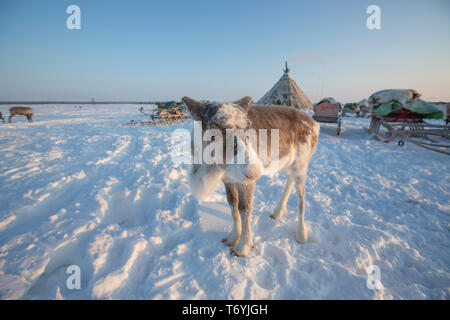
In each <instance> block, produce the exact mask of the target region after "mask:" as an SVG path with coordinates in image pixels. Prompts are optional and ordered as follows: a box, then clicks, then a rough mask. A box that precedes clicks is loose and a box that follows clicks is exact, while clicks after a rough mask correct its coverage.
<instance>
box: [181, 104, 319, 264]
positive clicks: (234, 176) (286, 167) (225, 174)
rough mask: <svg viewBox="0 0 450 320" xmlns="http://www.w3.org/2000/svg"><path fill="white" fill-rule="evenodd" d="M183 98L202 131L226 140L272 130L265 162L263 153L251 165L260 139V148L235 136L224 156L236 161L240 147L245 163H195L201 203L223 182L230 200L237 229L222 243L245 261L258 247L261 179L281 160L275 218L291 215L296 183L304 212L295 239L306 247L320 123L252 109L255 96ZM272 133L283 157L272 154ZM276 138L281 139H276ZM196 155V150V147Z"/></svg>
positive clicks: (285, 110)
mask: <svg viewBox="0 0 450 320" xmlns="http://www.w3.org/2000/svg"><path fill="white" fill-rule="evenodd" d="M182 100H183V102H184V103H185V104H186V106H187V107H188V109H189V113H190V114H191V117H192V118H193V119H194V120H196V121H201V123H202V132H205V130H208V129H215V130H218V131H216V132H221V133H222V136H226V134H227V133H226V132H227V129H235V130H236V129H237V130H239V129H243V130H246V131H248V130H249V129H254V130H256V131H259V130H260V129H263V130H264V129H266V130H267V135H268V136H267V141H266V142H267V146H266V150H267V157H265V158H261V157H260V156H259V155H258V156H256V161H253V163H251V161H247V160H250V159H251V158H253V159H254V158H255V155H256V152H257V151H258V150H261V149H260V148H261V147H263V146H262V145H261V143H260V141H257V142H256V145H255V143H252V140H250V139H247V138H245V137H244V138H240V137H238V136H234V137H233V143H234V150H233V151H231V152H227V151H228V150H226V149H227V148H225V147H224V150H223V154H224V155H225V156H224V158H226V159H230V158H233V159H234V158H236V156H237V154H238V152H237V148H236V146H237V145H239V146H245V148H243V149H244V152H245V160H246V161H245V163H244V164H227V163H229V162H226V163H224V164H220V163H214V164H205V163H201V164H196V163H195V162H194V164H193V166H192V170H191V172H190V183H191V187H192V189H193V193H194V195H196V196H197V197H198V198H200V199H201V198H204V197H205V195H206V194H207V193H208V192H212V191H213V190H214V188H215V187H216V186H217V185H218V184H219V183H220V182H221V181H222V182H223V183H224V185H225V190H226V195H227V201H228V204H229V205H230V208H231V214H232V216H233V228H232V231H231V233H230V234H229V235H228V236H227V237H226V238H225V239H222V242H224V243H225V244H226V245H227V246H230V247H232V248H231V251H230V252H231V254H232V255H236V256H240V257H245V256H247V255H248V254H249V253H250V250H251V248H252V246H253V241H252V235H251V225H250V224H251V214H252V206H253V192H254V189H255V185H256V180H257V179H259V178H260V176H261V175H262V174H265V172H264V171H265V169H267V168H269V167H271V165H272V164H273V161H278V166H277V167H276V169H275V170H282V171H284V172H285V173H286V174H287V176H288V180H287V184H286V187H285V189H284V192H283V195H282V198H281V200H280V202H279V203H278V205H277V207H276V208H275V211H274V213H273V214H272V215H271V216H270V217H271V218H272V219H275V220H279V219H281V218H282V216H283V214H284V213H285V211H286V203H287V200H288V197H289V194H290V192H291V190H292V187H293V186H294V185H295V186H296V189H297V196H298V210H299V212H298V214H299V216H298V226H297V230H296V236H295V238H296V240H297V241H298V242H299V243H305V242H306V240H307V229H306V226H305V221H304V216H305V179H306V174H307V169H308V164H309V160H310V158H311V156H312V155H313V153H314V151H315V149H316V145H317V141H318V136H319V131H320V126H319V124H318V123H317V122H316V121H314V120H313V119H312V118H311V117H310V116H309V115H307V114H306V113H304V112H302V111H299V110H297V109H294V108H292V107H285V106H253V101H252V98H251V97H244V98H242V99H240V100H238V101H236V102H234V103H209V102H199V101H195V100H193V99H191V98H189V97H184V98H183V99H182ZM271 129H278V130H279V131H278V143H279V144H278V153H275V151H274V150H272V142H271V140H272V133H271V132H272V131H271ZM235 138H236V140H235ZM273 138H274V140H276V139H275V137H273ZM203 140H204V139H202V141H203ZM215 140H216V138H215V137H214V139H212V137H211V141H203V142H202V144H203V145H202V147H203V148H205V147H207V146H208V145H209V144H210V143H212V142H213V141H215ZM253 141H254V140H253ZM193 143H195V141H193ZM226 144H227V143H225V145H226ZM193 152H195V147H194V144H193ZM274 154H276V155H277V159H274V157H273V156H274ZM232 163H234V162H232ZM272 173H273V172H272Z"/></svg>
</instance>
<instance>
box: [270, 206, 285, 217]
mask: <svg viewBox="0 0 450 320" xmlns="http://www.w3.org/2000/svg"><path fill="white" fill-rule="evenodd" d="M285 211H286V209H284V210H282V209H280V208H276V209H275V211H274V212H273V213H272V214H271V215H270V218H271V219H273V220H280V219H281V218H282V217H283V214H284V212H285Z"/></svg>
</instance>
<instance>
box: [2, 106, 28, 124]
mask: <svg viewBox="0 0 450 320" xmlns="http://www.w3.org/2000/svg"><path fill="white" fill-rule="evenodd" d="M18 114H21V115H24V116H26V117H27V120H28V122H33V114H34V113H33V109H32V108H30V107H11V108H9V118H8V122H9V123H11V119H12V117H14V116H15V115H18Z"/></svg>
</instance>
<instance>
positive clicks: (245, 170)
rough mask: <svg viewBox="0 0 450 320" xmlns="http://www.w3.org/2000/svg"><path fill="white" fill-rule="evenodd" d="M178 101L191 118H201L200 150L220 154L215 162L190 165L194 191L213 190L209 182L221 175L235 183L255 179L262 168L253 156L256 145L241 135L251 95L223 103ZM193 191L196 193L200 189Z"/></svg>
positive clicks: (188, 99) (245, 125) (247, 127)
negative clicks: (219, 148) (182, 103)
mask: <svg viewBox="0 0 450 320" xmlns="http://www.w3.org/2000/svg"><path fill="white" fill-rule="evenodd" d="M182 100H183V102H184V103H185V104H186V106H187V107H188V109H189V113H190V114H191V117H192V119H194V120H195V121H201V128H202V137H203V139H202V141H201V143H202V150H204V151H206V152H208V150H213V149H215V152H218V153H221V155H220V156H218V157H216V159H217V160H219V161H215V162H213V163H211V162H210V163H208V161H206V163H205V161H202V164H197V165H194V166H193V170H192V172H191V183H193V186H194V192H195V191H196V188H198V189H203V188H207V189H213V188H214V187H215V185H214V186H213V185H212V184H214V183H218V182H220V180H221V179H222V178H223V176H224V175H226V177H227V178H228V179H230V180H232V181H234V182H237V183H248V182H251V181H254V180H256V179H257V178H259V176H260V175H261V170H262V168H261V163H260V161H259V159H258V157H257V156H256V152H255V150H256V145H254V143H252V141H251V139H249V136H248V135H246V134H245V133H246V132H247V130H248V129H249V127H250V120H249V118H248V115H247V111H248V109H249V108H250V106H251V105H252V104H253V101H252V98H251V97H244V98H242V99H240V100H238V101H235V102H227V103H218V102H199V101H195V100H193V99H191V98H189V97H184V98H183V99H182ZM233 133H234V134H233ZM242 133H244V134H242ZM218 146H221V147H222V149H221V151H220V150H218V149H217V148H218ZM215 156H216V154H215ZM220 159H223V161H220ZM239 160H240V161H239ZM242 160H243V161H242ZM196 176H197V178H195V177H196ZM193 177H194V179H192V178H193ZM200 179H203V180H202V181H203V182H199V181H200ZM194 180H196V181H197V184H196V183H195V181H194ZM212 180H214V182H212ZM216 180H217V181H216ZM199 184H201V185H203V187H201V186H199ZM197 191H198V190H197ZM195 193H197V194H198V195H200V194H201V193H202V192H195ZM200 198H201V196H200Z"/></svg>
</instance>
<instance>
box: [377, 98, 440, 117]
mask: <svg viewBox="0 0 450 320" xmlns="http://www.w3.org/2000/svg"><path fill="white" fill-rule="evenodd" d="M403 108H405V109H407V110H410V111H412V112H416V113H420V114H421V115H423V117H424V118H425V119H442V118H444V112H442V111H441V110H439V109H438V108H437V107H436V106H434V105H432V104H431V103H428V102H426V101H423V100H422V99H414V100H412V101H410V102H407V103H406V105H405V106H403V105H401V104H400V103H398V102H395V101H393V102H386V103H383V104H382V105H380V106H379V107H378V108H377V109H376V110H375V113H376V114H378V115H380V116H387V115H388V114H389V113H391V112H392V111H396V110H400V109H403Z"/></svg>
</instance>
